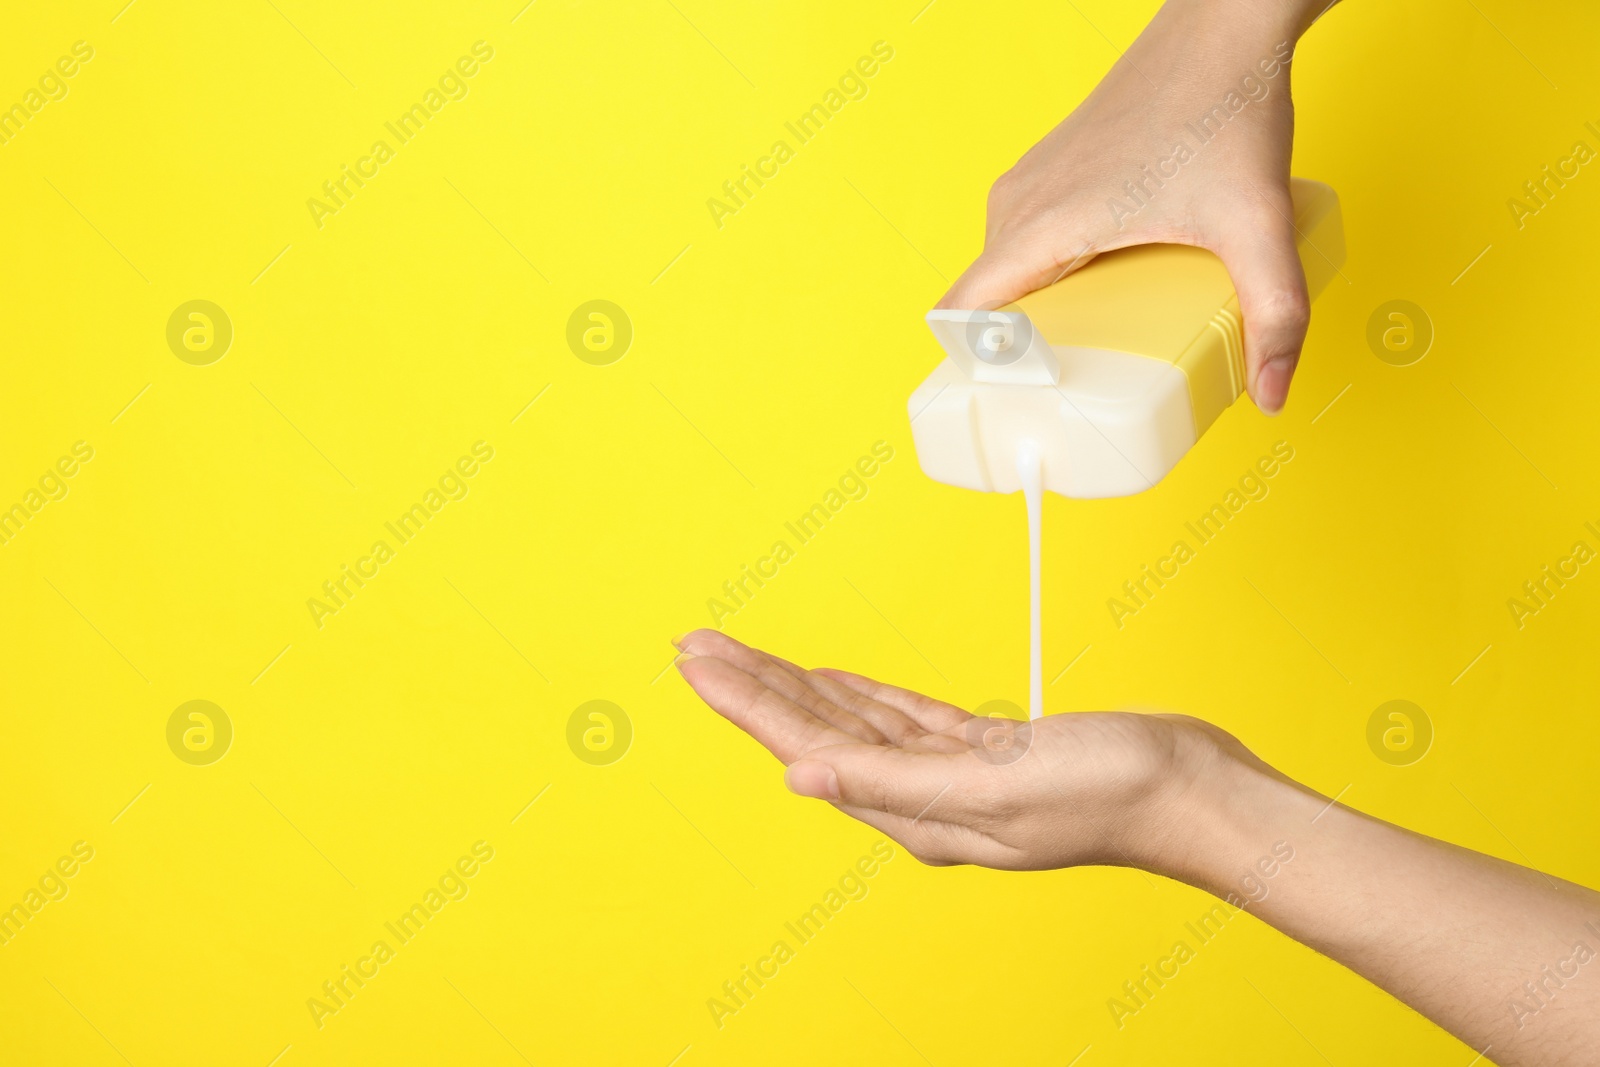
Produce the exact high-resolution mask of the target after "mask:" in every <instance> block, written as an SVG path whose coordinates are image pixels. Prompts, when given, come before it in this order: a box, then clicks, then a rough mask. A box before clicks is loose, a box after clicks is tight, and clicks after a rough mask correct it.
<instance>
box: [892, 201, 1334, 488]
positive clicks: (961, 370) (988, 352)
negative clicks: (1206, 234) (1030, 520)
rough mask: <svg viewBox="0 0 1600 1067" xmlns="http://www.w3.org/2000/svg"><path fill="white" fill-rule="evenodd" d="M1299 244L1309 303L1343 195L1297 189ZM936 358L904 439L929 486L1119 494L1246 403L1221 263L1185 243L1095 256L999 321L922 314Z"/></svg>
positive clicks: (1231, 295)
mask: <svg viewBox="0 0 1600 1067" xmlns="http://www.w3.org/2000/svg"><path fill="white" fill-rule="evenodd" d="M1291 189H1292V194H1293V198H1294V214H1295V220H1294V222H1295V229H1296V231H1297V233H1298V234H1299V239H1298V241H1297V242H1296V243H1297V245H1298V247H1299V251H1300V259H1301V263H1302V264H1303V265H1304V267H1305V272H1306V282H1307V285H1308V286H1309V288H1310V291H1311V295H1312V296H1315V295H1316V294H1317V293H1318V292H1320V291H1321V290H1322V288H1323V287H1324V286H1325V285H1326V284H1327V281H1328V279H1329V278H1330V277H1331V276H1332V275H1333V274H1334V273H1335V272H1336V271H1337V270H1338V268H1339V266H1340V265H1341V264H1342V263H1343V262H1344V233H1343V230H1342V227H1341V222H1340V215H1339V199H1338V197H1337V196H1336V195H1335V194H1334V191H1333V190H1332V189H1330V188H1329V187H1328V186H1326V185H1322V184H1320V183H1318V182H1311V181H1304V180H1302V179H1298V178H1296V179H1293V181H1292V185H1291ZM928 325H929V326H931V327H932V329H933V333H934V336H935V337H936V338H938V340H939V343H940V345H941V346H942V347H943V348H944V350H945V353H946V355H947V357H948V358H946V359H945V360H944V361H943V362H942V363H940V364H939V366H938V367H937V368H936V369H935V370H934V372H933V373H932V374H931V375H930V376H929V377H928V379H927V380H926V381H924V382H923V383H922V384H921V385H920V386H919V387H918V388H917V390H916V391H915V392H914V393H912V394H911V400H910V403H909V405H908V409H909V413H910V416H911V432H912V439H913V441H914V442H915V444H916V449H917V459H918V461H919V462H920V463H921V464H922V469H923V471H924V472H925V473H926V474H927V475H928V476H929V477H930V478H933V479H934V480H935V481H940V482H945V483H947V484H949V485H955V486H961V487H963V488H966V489H977V490H981V491H985V492H992V493H1013V492H1016V491H1017V490H1018V489H1021V488H1022V485H1021V480H1020V478H1019V476H1018V468H1017V456H1018V454H1019V448H1022V447H1023V444H1022V443H1023V442H1024V441H1028V440H1031V441H1033V442H1034V446H1035V447H1036V448H1037V449H1038V454H1039V458H1040V467H1041V469H1042V476H1043V481H1044V487H1045V488H1046V489H1048V490H1050V491H1051V492H1053V493H1059V494H1060V495H1062V496H1068V497H1081V498H1095V497H1110V496H1128V495H1131V494H1133V493H1138V492H1142V491H1143V490H1145V489H1148V488H1150V487H1151V486H1153V485H1155V484H1156V483H1157V482H1159V481H1160V480H1161V479H1162V478H1163V477H1165V476H1166V474H1167V472H1168V471H1170V470H1172V468H1173V467H1174V466H1176V465H1177V463H1178V461H1179V460H1180V459H1182V458H1183V456H1184V454H1185V453H1186V452H1188V451H1189V449H1190V448H1191V447H1192V446H1193V445H1194V443H1195V442H1196V441H1198V440H1199V439H1200V435H1201V434H1203V433H1205V431H1206V430H1207V429H1208V428H1209V427H1210V426H1211V424H1212V423H1213V422H1214V421H1215V420H1216V418H1217V416H1218V415H1220V414H1221V413H1222V412H1223V411H1224V410H1225V409H1226V408H1227V407H1228V406H1229V405H1230V404H1232V403H1233V402H1234V401H1235V400H1236V399H1238V397H1239V396H1240V395H1241V394H1242V393H1243V392H1244V389H1245V371H1244V344H1243V335H1242V332H1241V323H1240V317H1239V299H1238V296H1237V295H1236V294H1235V292H1234V289H1233V283H1232V282H1231V280H1230V279H1229V277H1228V272H1227V270H1226V269H1225V268H1224V267H1223V265H1222V262H1221V261H1220V260H1219V259H1217V258H1216V256H1214V255H1212V254H1211V253H1210V252H1208V251H1206V250H1204V249H1200V248H1194V247H1190V246H1187V245H1139V246H1135V247H1132V248H1124V249H1119V250H1117V251H1115V252H1107V253H1105V254H1102V255H1100V256H1097V257H1096V258H1095V259H1094V260H1093V261H1091V262H1090V263H1089V264H1088V265H1087V266H1085V267H1083V268H1081V269H1079V270H1078V271H1076V272H1074V273H1072V274H1070V275H1068V276H1067V277H1066V278H1063V279H1062V280H1061V281H1059V282H1057V283H1056V284H1054V285H1052V286H1049V287H1048V288H1045V289H1041V290H1039V291H1038V292H1035V293H1030V294H1029V295H1027V296H1025V297H1023V298H1022V299H1020V300H1018V301H1017V302H1016V303H1015V304H1010V305H1007V306H1006V307H1005V308H1002V309H1000V310H998V311H930V312H929V313H928Z"/></svg>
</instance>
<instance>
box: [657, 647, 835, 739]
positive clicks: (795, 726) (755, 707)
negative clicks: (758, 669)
mask: <svg viewBox="0 0 1600 1067" xmlns="http://www.w3.org/2000/svg"><path fill="white" fill-rule="evenodd" d="M678 671H679V673H680V674H682V675H683V678H684V681H686V682H688V683H689V685H690V687H691V688H693V689H694V691H695V693H696V694H698V695H699V697H700V699H701V700H704V701H705V702H706V703H707V704H708V705H710V706H711V708H712V709H713V710H715V711H716V712H717V713H718V714H719V715H721V716H722V717H723V718H725V719H727V720H728V721H729V722H731V723H733V724H734V725H735V726H737V727H738V728H739V729H741V730H743V731H744V732H745V733H747V734H749V735H750V736H751V737H753V738H755V739H756V740H757V741H759V742H760V743H761V744H762V746H763V747H765V748H766V750H767V751H768V752H771V753H772V754H773V755H774V756H777V757H778V758H779V759H780V760H782V761H783V762H784V763H793V762H794V761H795V760H797V759H799V758H800V757H801V756H803V755H804V754H805V753H807V752H808V751H810V750H811V749H813V748H817V747H819V746H830V745H848V744H859V743H860V742H859V740H858V739H857V738H856V737H854V736H852V735H850V734H847V733H845V732H844V731H843V730H840V729H838V728H837V727H835V726H833V725H832V724H830V723H827V722H825V721H823V720H821V719H819V718H817V717H816V716H815V715H813V714H811V713H810V712H809V711H806V710H805V709H804V708H802V707H800V706H799V705H797V704H795V703H794V702H793V701H791V700H787V699H785V698H784V697H783V696H782V695H780V694H778V693H775V692H773V691H772V690H771V689H770V688H768V687H767V686H765V685H763V684H762V683H761V682H760V681H759V680H758V679H756V678H753V677H751V676H750V675H748V674H746V673H745V672H744V671H741V670H740V669H739V668H737V667H735V666H734V665H733V664H731V663H724V662H723V661H722V660H720V659H717V658H715V657H713V656H693V657H691V658H689V659H687V660H683V661H681V662H680V663H679V664H678Z"/></svg>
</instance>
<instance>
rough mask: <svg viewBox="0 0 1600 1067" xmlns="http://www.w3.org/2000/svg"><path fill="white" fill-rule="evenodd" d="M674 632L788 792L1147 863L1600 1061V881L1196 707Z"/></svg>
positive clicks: (1025, 865) (961, 847) (897, 824)
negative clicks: (1258, 745)
mask: <svg viewBox="0 0 1600 1067" xmlns="http://www.w3.org/2000/svg"><path fill="white" fill-rule="evenodd" d="M678 645H679V647H680V648H681V649H683V650H684V653H685V655H684V656H683V657H680V662H679V669H680V671H681V672H682V673H683V676H684V678H685V679H686V680H687V681H688V682H689V684H690V685H691V686H693V687H694V689H695V692H696V693H698V694H699V695H700V697H701V698H702V699H704V700H705V702H706V703H707V704H709V705H711V707H712V708H714V709H715V710H717V711H718V712H720V713H721V714H722V715H723V716H724V717H725V718H727V719H728V720H730V721H731V722H733V723H734V724H735V725H736V726H738V727H739V728H740V729H742V730H744V731H745V732H746V733H748V734H750V735H751V736H752V737H754V738H755V739H756V740H757V741H759V742H760V743H761V744H762V745H764V746H765V747H766V748H767V749H768V750H769V751H771V752H772V753H773V755H775V756H777V757H778V759H780V760H781V761H782V762H783V763H784V764H786V765H787V770H786V771H785V775H784V780H785V782H786V783H787V784H788V786H789V788H790V789H791V790H793V791H794V792H796V793H799V794H801V795H802V796H808V797H814V798H817V799H822V800H827V801H829V802H831V803H833V804H834V805H835V806H836V807H838V808H839V809H840V810H841V811H843V812H845V813H846V814H848V815H850V816H852V817H854V818H856V819H860V820H861V821H863V822H865V823H868V824H869V825H871V826H874V827H877V828H878V829H879V830H881V831H883V832H884V833H886V834H888V835H890V836H891V837H893V838H894V839H895V840H896V841H899V842H900V843H901V844H902V845H904V846H905V848H906V849H907V851H909V852H910V853H911V854H912V855H914V856H916V857H917V858H918V859H920V860H922V861H923V862H925V863H929V864H935V865H944V864H960V863H971V864H979V865H982V866H986V867H995V868H1000V869H1006V870H1043V869H1050V868H1058V867H1072V866H1079V865H1084V864H1109V865H1116V866H1129V867H1140V868H1143V869H1145V870H1149V871H1152V872H1155V873H1157V874H1162V875H1166V876H1168V877H1171V878H1175V879H1179V880H1181V881H1184V882H1187V883H1189V884H1191V885H1194V886H1197V887H1199V888H1201V889H1204V890H1206V891H1208V892H1210V893H1213V894H1215V895H1217V896H1218V897H1220V898H1222V899H1223V900H1225V901H1228V902H1229V903H1231V904H1232V905H1234V906H1235V907H1241V906H1242V907H1246V908H1248V910H1250V911H1251V912H1252V913H1254V914H1256V915H1258V916H1260V917H1261V918H1262V919H1263V920H1265V921H1266V922H1268V923H1271V924H1272V925H1273V926H1275V927H1277V928H1278V929H1279V930H1282V931H1283V932H1284V933H1286V934H1288V935H1289V936H1290V937H1293V938H1294V939H1296V940H1297V941H1301V942H1303V943H1305V944H1306V945H1309V946H1311V947H1312V948H1314V949H1316V950H1317V951H1319V952H1322V953H1324V954H1326V955H1328V956H1330V957H1332V958H1333V959H1335V960H1338V961H1339V962H1340V963H1343V964H1344V965H1345V966H1347V967H1349V968H1350V969H1352V970H1354V971H1356V972H1357V973H1358V974H1361V975H1363V976H1364V977H1366V978H1367V979H1368V980H1370V981H1372V982H1373V983H1375V984H1377V985H1378V986H1381V987H1382V988H1383V989H1385V990H1387V991H1388V992H1390V993H1392V994H1393V995H1394V996H1396V997H1398V998H1399V999H1401V1000H1403V1001H1405V1002H1406V1003H1407V1004H1409V1005H1411V1006H1412V1007H1413V1008H1415V1009H1416V1010H1417V1011H1419V1012H1421V1013H1422V1014H1423V1015H1425V1016H1427V1017H1428V1018H1430V1019H1432V1020H1433V1021H1434V1022H1436V1023H1438V1024H1439V1025H1440V1026H1442V1027H1444V1028H1445V1029H1446V1030H1448V1031H1450V1032H1451V1033H1453V1034H1455V1035H1456V1036H1457V1037H1459V1038H1461V1040H1463V1041H1465V1042H1466V1043H1467V1044H1469V1045H1471V1046H1472V1047H1473V1048H1474V1049H1476V1050H1479V1051H1483V1050H1485V1049H1487V1050H1488V1051H1487V1053H1486V1058H1488V1059H1491V1060H1492V1061H1493V1062H1496V1063H1499V1064H1502V1065H1504V1067H1513V1065H1541V1067H1542V1065H1552V1064H1592V1063H1595V1062H1597V1061H1600V961H1597V960H1596V955H1597V953H1600V893H1595V892H1594V891H1592V890H1589V889H1585V888H1583V887H1582V886H1578V885H1574V884H1573V883H1570V882H1564V881H1561V880H1559V879H1555V878H1551V877H1548V876H1546V875H1543V874H1540V873H1539V872H1537V871H1532V870H1529V869H1527V868H1525V867H1520V866H1517V865H1516V864H1512V863H1506V862H1504V861H1502V860H1497V859H1494V858H1492V857H1489V856H1485V855H1481V854H1479V853H1476V852H1472V851H1470V850H1468V849H1463V848H1458V847H1456V846H1454V845H1449V844H1446V843H1444V842H1442V841H1436V840H1433V839H1431V838H1427V837H1423V836H1421V835H1419V834H1414V833H1411V832H1410V831H1408V830H1404V829H1402V828H1400V827H1397V826H1393V825H1391V824H1389V823H1385V822H1382V821H1380V820H1378V819H1374V818H1371V817H1369V816H1366V815H1363V814H1361V813H1360V812H1357V811H1354V810H1352V809H1350V808H1346V807H1344V806H1342V805H1339V804H1336V803H1333V802H1332V801H1330V800H1328V799H1327V798H1326V797H1323V796H1321V795H1320V794H1318V793H1316V792H1315V791H1313V790H1311V789H1307V788H1306V787H1304V786H1302V785H1299V784H1297V783H1295V782H1293V781H1291V780H1289V779H1288V778H1286V777H1284V776H1283V775H1282V774H1280V773H1278V772H1277V771H1275V770H1273V769H1272V768H1270V767H1268V766H1267V765H1266V764H1265V763H1263V762H1262V761H1261V760H1259V759H1257V758H1256V757H1255V756H1254V755H1252V754H1251V753H1250V752H1249V750H1247V749H1246V748H1245V747H1244V746H1243V745H1241V744H1240V743H1239V742H1238V741H1237V740H1236V739H1234V738H1233V737H1232V736H1230V735H1229V734H1227V733H1226V732H1224V731H1222V730H1220V729H1218V728H1217V727H1214V726H1211V725H1210V724H1208V723H1204V722H1201V721H1200V720H1198V719H1192V718H1189V717H1187V716H1181V715H1139V714H1129V713H1121V712H1113V713H1084V714H1073V715H1050V716H1046V717H1045V718H1043V719H1040V720H1038V721H1036V722H1033V723H1021V722H1015V721H1012V720H1010V719H988V718H978V717H975V716H972V715H969V714H967V713H966V712H965V711H962V710H961V709H960V708H957V707H955V706H953V705H951V704H946V703H944V702H943V701H938V700H934V699H932V698H929V697H925V696H922V695H920V694H918V693H913V692H911V691H909V690H905V689H900V688H897V687H895V686H891V685H885V684H883V683H880V682H875V681H872V680H871V679H868V678H863V677H861V676H859V675H855V674H850V673H847V672H843V671H832V670H814V671H808V670H805V669H803V668H801V667H798V666H796V665H795V664H793V663H789V662H788V661H787V660H782V659H779V658H777V657H775V656H770V655H767V654H766V653H763V652H759V651H757V650H755V649H751V648H748V647H746V646H744V645H741V644H739V643H738V642H737V641H734V640H732V639H731V638H729V637H727V636H725V635H723V634H720V633H717V632H716V631H713V630H697V631H695V632H694V633H692V634H689V635H687V636H686V637H683V638H681V639H679V642H678Z"/></svg>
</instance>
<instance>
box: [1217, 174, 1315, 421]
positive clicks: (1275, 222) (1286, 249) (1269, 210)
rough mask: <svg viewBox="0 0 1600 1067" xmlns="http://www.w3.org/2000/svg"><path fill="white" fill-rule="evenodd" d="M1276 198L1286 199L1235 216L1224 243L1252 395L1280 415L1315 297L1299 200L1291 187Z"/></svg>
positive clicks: (1221, 251) (1222, 252) (1271, 412)
mask: <svg viewBox="0 0 1600 1067" xmlns="http://www.w3.org/2000/svg"><path fill="white" fill-rule="evenodd" d="M1269 195H1270V194H1269ZM1276 199H1280V200H1282V201H1283V203H1282V204H1274V203H1272V201H1268V204H1267V205H1266V206H1264V207H1263V209H1262V210H1261V211H1259V212H1250V213H1249V214H1248V215H1247V216H1246V217H1245V218H1244V219H1240V220H1235V221H1234V222H1233V223H1232V224H1231V229H1230V231H1229V232H1228V233H1227V235H1226V236H1225V237H1224V239H1223V241H1222V244H1221V247H1220V248H1219V249H1218V254H1219V255H1220V256H1221V257H1222V262H1223V265H1224V266H1226V267H1227V268H1228V274H1229V275H1230V276H1231V277H1232V279H1233V288H1234V290H1235V291H1236V292H1237V293H1238V294H1239V312H1240V314H1241V315H1242V316H1243V317H1244V361H1245V380H1246V382H1247V385H1248V388H1249V390H1250V397H1251V399H1253V400H1254V401H1255V402H1256V407H1258V408H1260V409H1261V410H1262V411H1263V412H1265V413H1266V414H1268V415H1276V414H1277V413H1278V412H1279V411H1280V410H1281V409H1282V408H1283V402H1284V400H1285V399H1287V398H1288V395H1289V381H1290V379H1291V378H1293V377H1294V371H1295V367H1296V365H1297V364H1298V363H1299V362H1300V349H1301V347H1302V346H1303V345H1304V344H1305V340H1306V328H1307V326H1309V325H1310V323H1311V297H1310V296H1309V295H1308V294H1307V292H1306V275H1305V269H1304V268H1303V267H1302V266H1301V265H1300V254H1299V252H1298V251H1297V250H1296V249H1295V240H1294V239H1295V232H1294V224H1293V223H1292V222H1291V221H1290V218H1291V217H1292V215H1291V213H1292V212H1293V211H1294V205H1293V203H1292V202H1290V200H1289V197H1288V194H1287V192H1285V193H1284V194H1283V195H1282V196H1279V197H1277V198H1276Z"/></svg>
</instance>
